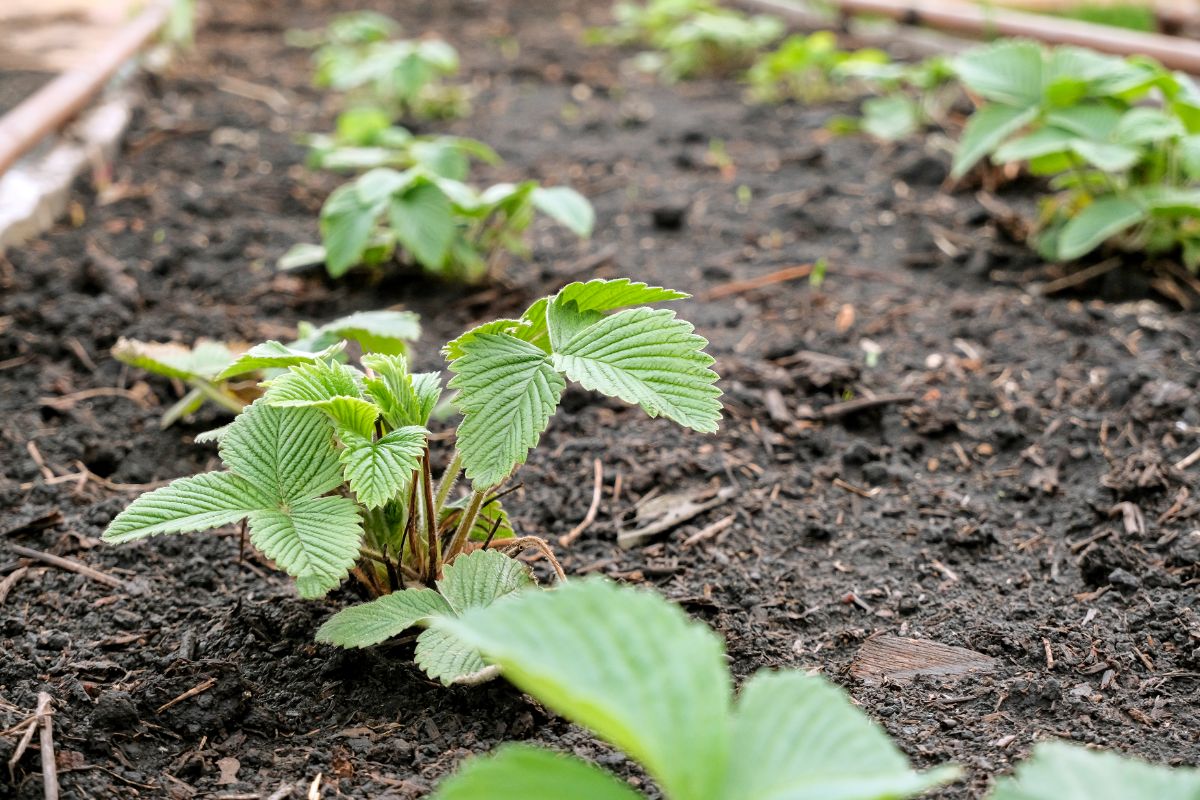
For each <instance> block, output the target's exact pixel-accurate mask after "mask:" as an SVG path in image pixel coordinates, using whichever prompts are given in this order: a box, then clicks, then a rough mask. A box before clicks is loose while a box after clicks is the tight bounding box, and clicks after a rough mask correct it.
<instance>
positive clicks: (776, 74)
mask: <svg viewBox="0 0 1200 800" xmlns="http://www.w3.org/2000/svg"><path fill="white" fill-rule="evenodd" d="M889 64H891V59H890V58H889V56H888V55H887V53H885V52H883V51H882V50H877V49H874V48H865V49H862V50H842V49H841V48H840V47H838V42H837V36H836V35H835V34H834V33H833V32H832V31H817V32H815V33H811V34H808V35H799V34H798V35H794V36H789V37H788V38H786V39H784V40H783V42H782V43H781V44H780V45H779V46H778V47H777V48H776V49H774V50H772V51H770V52H768V53H764V54H763V55H761V56H759V58H758V60H756V61H755V62H754V65H753V66H751V67H750V69H749V70H747V71H746V76H745V80H746V83H748V84H749V85H750V92H749V94H750V99H751V100H753V101H755V102H760V103H778V102H782V101H784V100H798V101H800V102H803V103H814V102H819V101H823V100H829V99H831V98H835V97H839V96H842V95H845V94H847V93H857V92H858V91H859V90H861V88H862V87H861V86H860V85H859V81H858V80H857V79H858V78H859V77H860V74H859V72H858V68H860V67H862V68H865V67H871V68H878V67H882V66H884V65H889Z"/></svg>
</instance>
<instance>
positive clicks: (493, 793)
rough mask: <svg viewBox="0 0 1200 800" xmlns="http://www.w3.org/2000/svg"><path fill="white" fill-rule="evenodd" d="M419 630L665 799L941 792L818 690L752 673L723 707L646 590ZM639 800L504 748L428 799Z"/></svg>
mask: <svg viewBox="0 0 1200 800" xmlns="http://www.w3.org/2000/svg"><path fill="white" fill-rule="evenodd" d="M431 630H435V631H441V632H443V633H444V634H445V635H447V636H452V637H454V638H455V639H456V640H457V641H459V642H461V643H463V645H464V646H469V647H471V648H473V649H474V650H475V651H477V652H480V653H482V654H483V658H484V660H485V661H486V662H489V663H491V664H492V665H494V666H495V667H498V668H499V669H500V670H501V672H502V674H503V675H504V676H505V677H506V678H507V679H508V680H510V681H511V682H512V683H514V684H515V685H516V686H517V687H519V688H520V689H522V690H523V691H525V692H528V693H529V694H530V695H531V696H532V697H533V698H534V699H536V700H537V701H538V702H540V703H542V704H543V705H545V706H546V707H547V708H549V709H551V710H553V711H555V712H557V713H559V714H562V715H563V716H565V717H567V718H568V719H570V720H571V721H573V722H575V723H578V724H580V725H582V726H584V727H585V728H587V729H589V730H590V731H592V732H593V733H595V734H596V735H597V736H599V737H600V738H602V739H604V740H605V741H607V742H608V743H609V744H612V745H613V746H615V747H617V748H619V749H620V750H622V751H624V752H625V753H626V754H627V755H629V756H630V757H631V758H633V759H634V760H636V761H637V762H638V763H640V764H641V765H642V767H644V768H645V770H646V772H647V774H649V776H650V777H651V778H652V779H653V780H654V782H655V783H656V784H657V786H658V788H659V789H660V790H661V792H662V794H663V796H665V797H667V798H670V799H671V800H832V799H833V798H837V799H838V800H901V798H908V797H915V796H917V795H919V794H922V793H923V792H925V791H927V790H929V789H931V788H933V787H935V786H938V785H940V784H943V783H946V782H948V781H950V780H953V779H954V778H955V777H956V775H957V774H958V769H957V768H956V767H953V766H942V767H937V768H935V769H932V770H930V771H928V772H924V773H919V772H915V771H914V770H913V769H912V768H911V767H910V766H909V764H908V760H907V759H906V758H905V757H904V755H903V754H901V753H900V751H899V750H897V749H896V747H895V745H893V744H892V742H891V741H890V740H889V739H888V737H887V734H885V733H884V732H883V731H882V730H881V729H880V728H879V727H878V726H877V725H875V724H874V723H873V722H871V720H869V719H868V718H867V716H866V715H865V714H863V712H861V711H859V710H858V709H857V708H856V707H855V706H854V704H853V703H852V702H851V701H850V699H849V698H847V697H846V695H845V694H844V693H843V692H842V691H841V690H840V689H838V688H837V687H835V686H834V685H833V684H831V683H829V682H828V681H826V680H825V679H824V678H821V677H818V676H814V675H806V674H804V673H803V672H800V671H796V670H793V671H787V672H771V671H762V672H759V673H758V674H756V675H755V676H753V677H752V678H751V679H750V680H749V681H748V682H747V683H746V685H745V686H744V687H743V688H742V691H741V693H740V694H739V696H738V697H737V698H736V700H735V698H734V696H733V681H732V679H731V677H730V674H729V667H728V666H727V664H726V660H725V654H724V652H723V651H724V648H723V647H722V642H721V639H720V637H718V636H717V635H716V634H715V633H713V632H712V631H711V630H709V629H708V628H706V627H705V626H703V625H701V624H699V623H697V622H693V621H691V620H689V619H688V618H687V616H686V615H685V614H684V613H683V611H682V610H681V609H680V608H679V607H678V606H675V605H672V604H671V603H668V602H667V601H666V600H664V599H663V598H662V597H660V596H658V595H656V594H653V593H651V592H648V591H644V590H640V589H632V588H628V587H621V586H618V585H616V584H614V583H611V582H609V581H607V580H604V579H599V578H592V579H586V580H583V581H571V582H570V583H569V584H567V585H566V586H564V587H560V588H558V589H555V590H552V591H546V592H530V593H524V594H519V595H514V596H511V597H509V598H506V599H504V600H501V601H500V602H497V603H495V604H493V605H491V606H488V607H486V608H474V609H471V610H469V611H467V612H466V613H464V614H461V615H456V616H453V617H451V616H443V617H440V618H438V619H437V620H435V621H433V622H432V627H431ZM564 797H587V798H594V800H637V798H639V797H641V795H640V794H638V793H637V792H635V791H634V790H633V788H632V787H630V786H629V784H627V783H625V782H624V781H622V780H620V779H618V778H617V777H616V776H614V775H612V774H611V773H609V772H606V771H604V770H602V769H600V768H598V767H595V766H593V765H591V764H589V763H587V762H586V761H582V760H580V759H578V758H576V757H575V756H572V755H568V754H564V753H556V752H553V751H550V750H544V749H541V748H536V747H530V746H527V745H505V746H504V747H502V748H500V749H499V750H498V751H497V752H496V753H494V754H492V755H489V756H484V757H478V758H474V759H471V760H470V761H468V762H467V764H466V765H465V766H464V767H463V768H462V769H461V770H460V772H459V773H458V774H457V775H454V776H453V777H451V778H449V779H447V780H446V781H444V782H443V783H442V785H441V786H440V787H439V788H438V790H437V791H436V792H435V794H434V798H435V800H557V798H564Z"/></svg>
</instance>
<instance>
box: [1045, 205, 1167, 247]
mask: <svg viewBox="0 0 1200 800" xmlns="http://www.w3.org/2000/svg"><path fill="white" fill-rule="evenodd" d="M1146 216H1147V211H1146V209H1144V208H1143V207H1142V206H1140V205H1139V204H1137V203H1135V202H1133V201H1132V200H1126V199H1125V198H1123V197H1115V196H1109V197H1101V198H1100V199H1099V200H1097V201H1096V202H1094V203H1092V204H1091V205H1090V206H1088V207H1087V208H1085V209H1083V211H1080V212H1079V213H1078V214H1077V215H1075V217H1074V218H1072V219H1071V220H1070V221H1069V222H1067V224H1066V225H1064V226H1063V229H1062V233H1061V234H1060V235H1059V239H1058V258H1060V259H1062V260H1063V261H1070V260H1071V259H1074V258H1079V257H1080V256H1082V255H1086V254H1087V253H1090V252H1091V251H1092V250H1095V249H1096V248H1097V247H1099V246H1100V245H1101V244H1103V243H1104V242H1106V241H1107V240H1108V239H1109V238H1111V237H1113V236H1116V235H1117V234H1118V233H1121V232H1122V231H1125V230H1128V229H1129V228H1130V227H1132V226H1134V225H1136V224H1138V223H1139V222H1142V221H1143V220H1145V219H1146Z"/></svg>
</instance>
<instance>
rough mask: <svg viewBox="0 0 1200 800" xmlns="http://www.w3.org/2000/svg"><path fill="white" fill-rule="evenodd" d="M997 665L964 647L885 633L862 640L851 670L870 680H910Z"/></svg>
mask: <svg viewBox="0 0 1200 800" xmlns="http://www.w3.org/2000/svg"><path fill="white" fill-rule="evenodd" d="M995 668H996V660H995V659H994V658H991V657H989V656H985V655H984V654H983V653H977V652H975V651H974V650H968V649H966V648H965V647H954V646H952V645H948V644H941V643H940V642H933V641H929V640H928V639H904V638H901V637H899V636H887V635H885V636H876V637H874V638H873V639H868V640H867V641H865V642H863V645H862V647H860V648H859V650H858V655H856V656H855V657H854V663H852V664H851V665H850V673H851V674H852V675H854V676H855V677H857V678H859V679H860V680H862V681H865V682H867V683H877V682H879V681H880V680H881V679H887V680H892V681H898V682H901V683H907V682H910V681H911V680H912V679H913V678H915V677H916V676H918V675H930V676H935V677H952V676H958V675H967V674H971V673H980V672H991V671H992V670H994V669H995Z"/></svg>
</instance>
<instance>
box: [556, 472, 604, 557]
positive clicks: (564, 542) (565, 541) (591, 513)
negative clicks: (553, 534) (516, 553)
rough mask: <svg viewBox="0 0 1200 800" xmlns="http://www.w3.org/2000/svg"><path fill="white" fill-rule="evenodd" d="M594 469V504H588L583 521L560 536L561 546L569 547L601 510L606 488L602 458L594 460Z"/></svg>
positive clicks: (559, 542)
mask: <svg viewBox="0 0 1200 800" xmlns="http://www.w3.org/2000/svg"><path fill="white" fill-rule="evenodd" d="M592 470H593V472H594V473H595V477H594V481H595V482H594V484H593V486H592V504H591V505H590V506H588V510H587V514H585V515H584V517H583V521H582V522H580V523H579V524H578V525H576V526H575V527H574V528H572V529H571V532H570V533H567V534H566V535H564V536H560V537H558V544H559V546H560V547H569V546H570V545H571V544H572V543H573V542H574V541H575V540H576V539H578V538H579V535H580V534H581V533H583V532H584V531H585V530H587V529H588V526H589V525H591V524H592V523H593V522H595V521H596V512H598V511H599V510H600V495H601V494H602V492H603V490H604V466H603V465H602V464H601V463H600V459H598V458H597V459H595V460H594V461H593V462H592Z"/></svg>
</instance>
